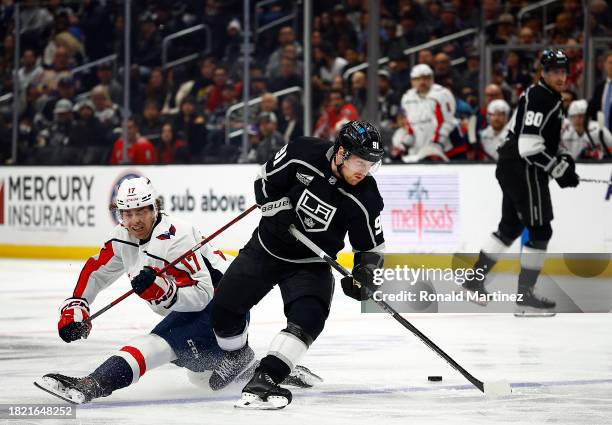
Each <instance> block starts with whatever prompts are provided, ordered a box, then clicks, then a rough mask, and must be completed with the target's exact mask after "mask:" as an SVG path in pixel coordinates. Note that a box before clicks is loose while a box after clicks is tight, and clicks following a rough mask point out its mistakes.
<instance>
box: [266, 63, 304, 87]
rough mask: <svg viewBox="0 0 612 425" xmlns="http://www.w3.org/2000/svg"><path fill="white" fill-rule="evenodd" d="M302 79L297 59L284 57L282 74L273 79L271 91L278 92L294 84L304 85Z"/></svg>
mask: <svg viewBox="0 0 612 425" xmlns="http://www.w3.org/2000/svg"><path fill="white" fill-rule="evenodd" d="M302 81H303V78H302V77H301V75H300V74H298V71H297V67H296V62H295V60H293V59H290V58H288V57H283V58H281V61H280V74H279V75H278V76H276V77H274V78H272V79H271V83H270V91H273V92H276V91H279V90H283V89H287V88H289V87H294V86H298V87H302Z"/></svg>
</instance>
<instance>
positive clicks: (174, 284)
mask: <svg viewBox="0 0 612 425" xmlns="http://www.w3.org/2000/svg"><path fill="white" fill-rule="evenodd" d="M111 209H113V210H116V212H117V214H118V216H119V219H120V224H118V225H117V226H116V227H115V229H114V230H113V232H112V234H111V237H110V238H109V239H108V241H107V242H105V243H104V246H103V247H102V249H101V251H100V253H99V254H98V255H96V256H94V257H91V258H90V259H89V260H88V261H87V262H86V263H85V266H84V267H83V269H82V270H81V273H80V275H79V278H78V280H77V283H76V286H75V289H74V291H73V294H72V296H71V297H70V298H68V299H67V300H65V301H64V302H63V303H62V305H61V307H60V320H59V323H58V331H59V336H60V337H61V338H62V339H63V340H64V341H65V342H68V343H69V342H72V341H76V340H78V339H81V338H87V336H88V335H89V333H90V332H91V329H92V323H91V321H89V320H88V318H89V315H90V310H89V306H90V304H91V303H93V302H94V300H95V298H96V296H97V295H98V293H99V292H100V291H102V290H104V289H105V288H107V287H109V286H110V285H111V284H113V283H114V282H115V281H116V280H117V279H118V278H119V277H120V276H121V275H122V274H124V273H126V274H127V276H128V278H130V280H131V285H132V288H133V289H134V292H135V293H136V294H137V295H138V296H139V297H140V298H142V299H143V300H144V301H145V302H146V303H147V304H148V305H149V307H151V309H152V310H153V311H154V312H156V313H158V314H160V315H162V316H165V318H164V319H163V320H162V321H161V322H160V323H159V324H158V325H157V326H156V327H155V328H154V329H153V330H152V331H151V333H149V334H147V335H143V336H140V337H137V338H135V339H134V340H132V341H130V342H129V343H128V344H127V345H125V346H124V347H122V348H121V349H120V350H119V351H118V352H116V353H115V354H114V355H113V356H111V357H109V358H108V359H107V360H106V361H104V362H103V363H102V364H101V365H100V366H99V367H98V368H97V369H96V370H95V371H93V372H92V373H91V374H89V375H88V376H85V377H82V378H73V377H69V376H65V375H61V374H57V373H51V374H47V375H45V376H44V377H43V378H42V379H41V380H39V381H37V382H36V383H35V385H36V386H38V387H39V388H41V389H43V390H45V391H47V392H49V393H51V394H53V395H55V396H57V397H59V398H62V399H64V400H66V401H69V402H72V403H86V402H89V401H91V400H93V399H95V398H98V397H106V396H108V395H110V394H111V393H112V392H113V391H115V390H118V389H120V388H124V387H127V386H129V385H131V384H134V383H136V382H137V381H138V380H139V379H140V377H141V376H142V375H143V374H144V373H145V371H149V370H151V369H154V368H156V367H159V366H161V365H163V364H166V363H170V362H172V363H174V364H176V365H177V366H181V367H185V368H187V369H188V370H189V373H188V375H189V378H190V380H191V381H192V382H193V383H195V384H200V383H203V382H206V383H208V375H209V374H205V372H206V371H211V370H213V369H214V368H215V367H216V366H217V364H218V362H219V361H220V358H221V357H222V353H223V352H222V350H221V349H220V348H219V346H218V345H217V342H216V339H215V336H214V333H213V331H212V325H211V323H210V318H209V314H208V308H207V307H208V306H209V304H210V302H211V301H212V300H213V293H214V287H215V286H216V284H217V283H218V282H219V281H220V280H221V277H222V276H223V273H224V272H225V271H226V269H227V267H228V266H229V264H230V261H228V260H227V259H226V257H225V255H224V254H223V253H222V252H221V251H218V250H215V248H214V247H213V246H212V245H211V244H210V243H208V244H205V245H204V246H203V247H202V248H201V249H200V251H199V252H197V253H192V254H190V255H189V256H187V257H186V258H185V259H184V260H183V261H181V262H179V263H178V264H177V265H176V266H174V267H171V268H170V269H169V270H168V271H167V272H166V273H164V274H163V275H160V276H156V275H155V273H156V270H160V269H162V268H163V267H164V266H166V265H167V264H169V263H170V262H172V261H173V260H174V259H176V258H178V257H180V256H181V255H182V254H184V253H185V252H187V251H189V250H190V249H191V248H192V247H193V246H195V245H196V244H197V243H198V242H199V241H201V240H202V235H201V234H200V232H199V231H198V230H197V229H196V228H195V227H194V226H192V225H191V224H189V223H187V222H185V221H183V220H180V219H177V218H176V217H171V216H168V215H166V214H165V213H163V212H162V211H161V203H160V200H159V199H158V197H157V195H156V192H155V190H154V188H153V186H152V184H151V182H150V181H149V180H148V179H147V178H145V177H139V178H134V179H129V180H124V181H123V182H122V183H121V185H120V187H119V189H118V193H117V200H116V205H113V206H111ZM253 357H254V355H253V354H252V352H251V359H252V360H253ZM255 366H256V365H254V364H253V365H251V368H250V369H245V371H244V372H243V374H242V376H240V377H239V378H238V379H237V381H242V380H248V379H250V377H251V376H252V373H253V370H254V369H255ZM201 375H205V376H206V378H202V377H201ZM316 380H317V377H316V375H314V374H312V373H310V371H308V369H306V368H304V367H300V368H299V369H298V370H297V371H296V373H294V374H293V376H291V377H289V378H288V384H290V385H291V384H293V385H298V386H306V387H307V386H310V385H312V383H313V382H315V381H316Z"/></svg>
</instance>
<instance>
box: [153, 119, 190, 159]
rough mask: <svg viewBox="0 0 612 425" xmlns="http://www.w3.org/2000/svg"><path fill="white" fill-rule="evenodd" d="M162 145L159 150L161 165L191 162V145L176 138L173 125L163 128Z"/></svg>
mask: <svg viewBox="0 0 612 425" xmlns="http://www.w3.org/2000/svg"><path fill="white" fill-rule="evenodd" d="M160 142H161V143H160V145H159V149H158V153H159V162H160V163H161V164H184V163H187V162H189V145H188V144H187V142H185V141H184V140H181V139H177V138H176V137H174V130H173V128H172V124H170V123H167V124H164V125H163V126H162V129H161V137H160Z"/></svg>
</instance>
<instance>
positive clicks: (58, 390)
mask: <svg viewBox="0 0 612 425" xmlns="http://www.w3.org/2000/svg"><path fill="white" fill-rule="evenodd" d="M34 386H35V387H37V388H40V389H41V390H43V391H45V392H48V393H49V394H51V395H54V396H55V397H57V398H59V399H62V400H64V401H67V402H68V403H72V404H83V403H85V397H84V396H83V394H81V393H79V392H78V391H75V390H67V389H66V387H64V386H63V385H62V384H61V383H60V382H58V381H56V380H55V379H52V378H48V377H43V378H41V379H39V380H37V381H34Z"/></svg>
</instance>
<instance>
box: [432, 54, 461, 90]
mask: <svg viewBox="0 0 612 425" xmlns="http://www.w3.org/2000/svg"><path fill="white" fill-rule="evenodd" d="M434 75H435V76H436V77H435V79H436V83H438V84H440V85H441V86H444V87H447V88H448V89H449V90H450V91H451V92H453V94H454V93H457V94H458V93H460V90H461V87H463V86H464V85H465V83H464V82H463V78H462V77H461V75H460V74H459V73H458V72H456V71H455V70H454V69H453V66H452V64H451V58H450V56H448V55H447V54H446V53H442V52H440V53H438V54H437V55H436V56H435V57H434Z"/></svg>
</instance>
